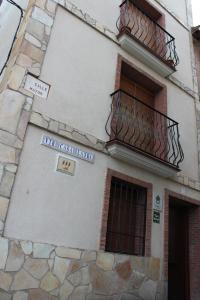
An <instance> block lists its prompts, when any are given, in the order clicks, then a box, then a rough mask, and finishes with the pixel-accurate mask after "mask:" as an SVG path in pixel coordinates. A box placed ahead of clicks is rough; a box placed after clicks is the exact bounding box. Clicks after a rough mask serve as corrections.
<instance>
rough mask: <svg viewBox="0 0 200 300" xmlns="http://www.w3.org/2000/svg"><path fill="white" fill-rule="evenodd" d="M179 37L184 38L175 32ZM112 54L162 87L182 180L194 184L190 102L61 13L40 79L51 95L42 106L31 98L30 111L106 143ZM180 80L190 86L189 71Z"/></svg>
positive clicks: (112, 82) (114, 61)
mask: <svg viewBox="0 0 200 300" xmlns="http://www.w3.org/2000/svg"><path fill="white" fill-rule="evenodd" d="M69 28H70V30H69ZM72 28H73V30H72ZM179 31H180V32H184V33H185V32H186V31H183V30H182V29H181V28H179ZM180 40H181V37H180ZM57 45H59V47H58V46H57ZM188 47H189V46H188ZM182 48H183V47H182ZM186 48H187V47H186ZM118 53H120V54H121V55H123V56H124V57H125V58H127V59H128V60H129V61H130V62H133V63H134V64H135V65H137V66H138V67H140V68H142V69H143V70H144V71H146V72H148V73H149V74H150V75H152V76H153V77H154V78H156V79H158V80H160V81H161V82H162V83H163V84H165V85H167V89H168V115H169V116H170V117H171V118H174V119H175V120H176V121H178V122H179V123H180V133H181V143H182V145H183V150H184V153H185V160H184V163H183V164H182V166H181V168H182V169H183V171H184V173H185V175H187V176H189V177H192V178H197V176H198V164H197V144H196V143H197V141H196V129H195V128H196V124H195V109H194V102H193V99H192V98H191V97H190V96H188V95H187V94H186V93H184V92H183V91H181V89H179V88H178V87H176V86H175V85H173V84H172V83H170V82H169V81H168V80H166V79H164V78H161V77H160V76H159V75H157V74H156V73H155V72H153V71H151V70H150V69H149V68H147V67H145V66H143V65H142V63H140V62H138V61H137V60H135V59H134V58H133V57H132V56H130V55H128V54H127V53H126V52H125V51H123V50H122V49H121V48H120V47H119V46H118V45H116V44H115V43H113V42H112V41H110V40H109V39H107V38H106V37H104V36H103V35H101V34H99V33H98V32H96V31H95V30H94V29H92V28H91V27H89V26H87V25H86V24H84V23H83V22H81V21H80V20H78V19H77V18H75V17H74V16H73V15H71V14H68V13H67V12H66V11H64V10H63V9H61V8H60V9H58V13H57V17H56V21H55V25H54V27H53V32H52V35H51V40H50V44H49V46H48V50H47V54H46V57H45V61H44V65H43V69H42V74H41V79H42V80H44V81H46V82H47V83H49V84H50V85H51V90H50V93H49V97H48V99H47V100H41V99H40V98H37V99H36V100H35V101H34V105H33V109H34V110H36V111H39V112H42V113H43V114H46V115H47V116H50V117H52V118H53V119H56V120H60V121H61V122H64V123H67V124H69V125H71V126H73V127H75V128H77V129H79V130H82V131H84V132H86V133H90V134H92V135H94V136H96V137H97V138H99V139H102V140H105V141H106V140H107V139H108V137H107V135H106V132H105V124H106V120H107V117H108V115H109V112H110V104H111V98H110V96H109V95H110V93H112V92H113V91H114V85H115V73H116V65H117V55H118ZM185 55H186V52H185ZM183 64H185V66H184V65H182V67H183V69H184V68H185V69H186V68H187V70H189V66H190V56H189V53H187V56H185V62H184V63H183ZM180 74H181V76H182V77H183V78H187V77H188V82H189V81H191V76H190V71H188V72H185V71H184V73H183V71H182V72H181V73H180ZM188 136H189V137H190V143H188Z"/></svg>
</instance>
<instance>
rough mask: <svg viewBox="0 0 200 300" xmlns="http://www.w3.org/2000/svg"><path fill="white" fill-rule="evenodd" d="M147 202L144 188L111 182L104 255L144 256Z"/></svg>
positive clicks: (121, 182) (118, 181)
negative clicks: (108, 253) (112, 253)
mask: <svg viewBox="0 0 200 300" xmlns="http://www.w3.org/2000/svg"><path fill="white" fill-rule="evenodd" d="M146 199H147V193H146V189H145V188H142V187H139V186H136V185H134V184H131V183H129V182H126V181H123V180H120V179H118V178H115V177H113V178H112V181H111V192H110V204H109V213H108V225H107V236H106V251H109V252H117V253H125V254H131V255H140V256H143V255H144V252H145V227H146V202H147V201H146Z"/></svg>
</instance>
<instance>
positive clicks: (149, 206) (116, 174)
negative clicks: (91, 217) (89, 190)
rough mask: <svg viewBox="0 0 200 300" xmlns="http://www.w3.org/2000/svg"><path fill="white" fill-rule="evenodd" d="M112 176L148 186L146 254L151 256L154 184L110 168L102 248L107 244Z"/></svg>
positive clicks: (105, 193)
mask: <svg viewBox="0 0 200 300" xmlns="http://www.w3.org/2000/svg"><path fill="white" fill-rule="evenodd" d="M112 177H116V178H119V179H121V180H124V181H127V182H130V183H132V184H135V185H138V186H141V187H143V188H146V190H147V207H146V233H145V256H151V228H152V184H151V183H148V182H144V181H141V180H139V179H136V178H133V177H130V176H128V175H125V174H122V173H119V172H117V171H115V170H111V169H108V170H107V174H106V182H105V191H104V204H103V213H102V223H101V236H100V250H105V246H106V233H107V221H108V211H109V201H110V189H111V179H112Z"/></svg>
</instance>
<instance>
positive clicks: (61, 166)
mask: <svg viewBox="0 0 200 300" xmlns="http://www.w3.org/2000/svg"><path fill="white" fill-rule="evenodd" d="M75 167H76V162H75V161H74V160H71V159H69V158H66V157H63V156H59V157H58V163H57V169H56V170H57V171H59V172H62V173H66V174H69V175H72V176H73V175H74V173H75Z"/></svg>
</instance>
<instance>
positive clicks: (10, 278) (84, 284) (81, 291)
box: [0, 238, 162, 300]
mask: <svg viewBox="0 0 200 300" xmlns="http://www.w3.org/2000/svg"><path fill="white" fill-rule="evenodd" d="M159 279H160V260H159V259H157V258H153V257H136V256H128V255H119V254H113V253H105V252H97V251H89V250H80V249H72V248H65V247H56V246H54V245H48V244H41V243H33V242H30V241H19V240H10V239H9V240H8V239H6V238H0V299H8V300H11V299H13V300H28V299H29V300H54V299H55V300H56V299H59V300H68V299H69V300H73V299H74V300H78V299H85V300H95V299H99V300H100V299H102V300H103V299H115V300H118V299H121V300H122V299H124V300H126V299H132V300H142V299H143V300H154V299H162V298H159V297H161V294H160V293H159V290H160V285H161V282H160V281H159ZM156 297H157V298H156Z"/></svg>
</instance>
